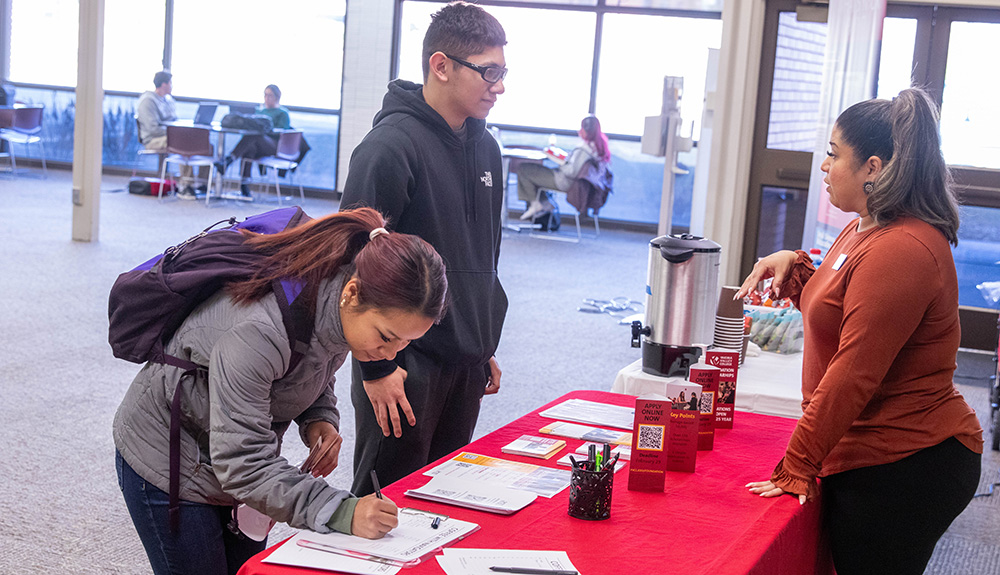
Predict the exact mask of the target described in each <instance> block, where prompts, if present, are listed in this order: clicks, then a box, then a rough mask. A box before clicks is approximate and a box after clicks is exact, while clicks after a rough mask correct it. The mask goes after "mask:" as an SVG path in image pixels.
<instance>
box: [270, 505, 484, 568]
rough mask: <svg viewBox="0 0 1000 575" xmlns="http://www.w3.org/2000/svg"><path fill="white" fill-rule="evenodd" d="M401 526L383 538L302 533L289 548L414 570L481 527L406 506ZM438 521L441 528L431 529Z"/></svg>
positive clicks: (402, 511) (401, 512)
mask: <svg viewBox="0 0 1000 575" xmlns="http://www.w3.org/2000/svg"><path fill="white" fill-rule="evenodd" d="M399 517H400V525H399V527H397V528H396V529H394V530H392V531H390V532H389V533H388V534H386V536H385V537H383V538H382V539H364V538H362V537H356V536H353V535H346V534H343V533H314V532H311V531H302V532H299V533H298V534H297V535H296V536H295V537H293V538H292V539H291V540H290V541H289V542H288V543H286V545H288V544H295V545H298V546H300V547H305V548H306V549H312V550H316V551H325V552H327V553H334V554H337V555H343V556H346V557H353V558H355V559H364V560H366V561H372V562H375V563H380V564H384V565H391V566H393V567H413V566H414V565H418V564H419V563H421V562H422V561H424V560H426V559H427V558H428V557H431V556H433V555H435V554H436V553H437V552H438V551H440V550H441V549H443V548H445V547H448V546H449V545H452V544H454V543H455V542H456V541H461V540H462V539H465V538H466V537H467V536H468V535H469V534H471V533H475V532H476V531H478V530H479V524H477V523H472V522H470V521H462V520H460V519H455V518H451V517H448V516H447V515H441V514H439V513H432V512H430V511H424V510H422V509H413V508H409V507H403V508H401V509H400V510H399ZM435 519H437V520H438V521H437V524H438V527H437V528H434V527H431V525H432V523H433V522H434V520H435Z"/></svg>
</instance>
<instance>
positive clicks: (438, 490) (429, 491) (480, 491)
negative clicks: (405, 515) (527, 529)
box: [406, 476, 537, 515]
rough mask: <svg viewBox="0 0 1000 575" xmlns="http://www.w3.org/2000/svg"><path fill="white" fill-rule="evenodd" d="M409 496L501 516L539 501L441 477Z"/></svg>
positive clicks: (494, 487) (529, 495) (523, 493)
mask: <svg viewBox="0 0 1000 575" xmlns="http://www.w3.org/2000/svg"><path fill="white" fill-rule="evenodd" d="M406 495H409V496H410V497H416V498H418V499H426V500H428V501H437V502H438V503H447V504H449V505H458V506H460V507H468V508H469V509H478V510H479V511H488V512H490V513H499V514H501V515H510V514H512V513H515V512H517V511H520V510H521V509H524V508H525V507H526V506H527V505H528V504H529V503H531V502H532V501H534V500H535V497H537V496H536V495H535V494H534V493H531V492H530V491H521V490H519V489H509V488H506V487H500V486H498V485H493V484H489V483H479V482H477V481H466V480H463V479H455V478H452V477H442V476H438V477H433V478H431V480H430V481H428V482H427V483H426V484H425V485H424V486H423V487H419V488H417V489H409V490H407V491H406Z"/></svg>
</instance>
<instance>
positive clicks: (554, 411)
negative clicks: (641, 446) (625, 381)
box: [538, 399, 635, 431]
mask: <svg viewBox="0 0 1000 575" xmlns="http://www.w3.org/2000/svg"><path fill="white" fill-rule="evenodd" d="M538 415H541V416H542V417H550V418H552V419H562V420H563V421H576V422H578V423H589V424H590V425H603V426H606V427H617V428H618V429H627V430H629V431H632V427H633V424H634V423H635V407H634V406H633V407H624V406H621V405H610V404H607V403H598V402H596V401H587V400H586V399H567V400H566V401H564V402H562V403H560V404H559V405H556V406H553V407H550V408H548V409H546V410H545V411H542V412H539V414H538Z"/></svg>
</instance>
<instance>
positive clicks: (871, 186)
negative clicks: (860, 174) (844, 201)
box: [865, 182, 875, 196]
mask: <svg viewBox="0 0 1000 575" xmlns="http://www.w3.org/2000/svg"><path fill="white" fill-rule="evenodd" d="M874 191H875V182H865V195H866V196H867V195H870V194H871V193H872V192H874Z"/></svg>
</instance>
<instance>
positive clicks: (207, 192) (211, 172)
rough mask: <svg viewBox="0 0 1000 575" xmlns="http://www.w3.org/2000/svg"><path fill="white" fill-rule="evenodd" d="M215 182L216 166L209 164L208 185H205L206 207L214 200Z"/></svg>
mask: <svg viewBox="0 0 1000 575" xmlns="http://www.w3.org/2000/svg"><path fill="white" fill-rule="evenodd" d="M213 182H215V164H209V166H208V183H207V184H205V207H206V208H207V207H208V202H209V201H211V199H212V183H213Z"/></svg>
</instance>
